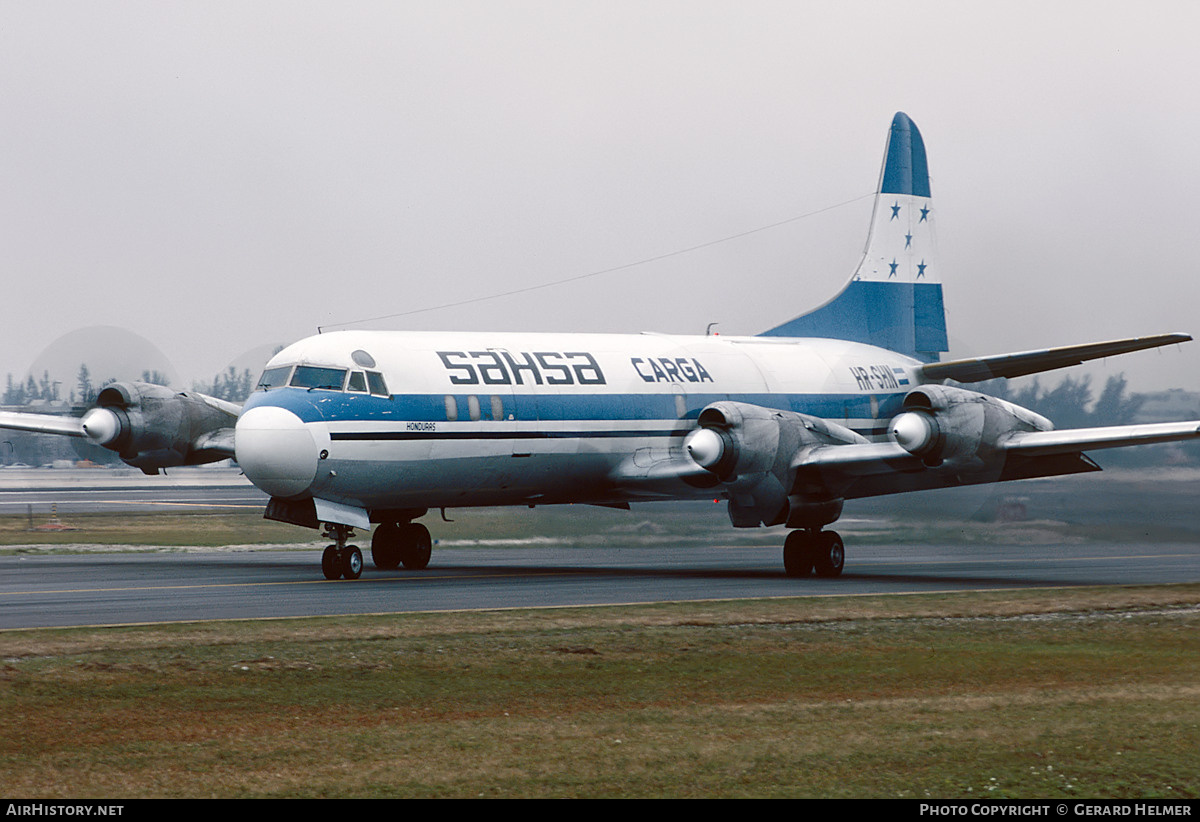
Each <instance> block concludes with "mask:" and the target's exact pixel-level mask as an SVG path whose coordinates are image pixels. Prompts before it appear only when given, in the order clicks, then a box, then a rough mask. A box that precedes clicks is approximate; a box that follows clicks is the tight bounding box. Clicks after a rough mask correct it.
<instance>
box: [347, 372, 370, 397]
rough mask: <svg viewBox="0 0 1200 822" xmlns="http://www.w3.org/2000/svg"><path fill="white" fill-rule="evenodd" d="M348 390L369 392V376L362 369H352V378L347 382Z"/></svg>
mask: <svg viewBox="0 0 1200 822" xmlns="http://www.w3.org/2000/svg"><path fill="white" fill-rule="evenodd" d="M346 390H347V391H362V392H363V393H364V394H365V393H367V378H366V377H365V376H363V372H361V371H351V372H350V379H349V380H348V381H347V382H346Z"/></svg>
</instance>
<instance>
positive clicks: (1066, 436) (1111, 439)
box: [1002, 420, 1200, 456]
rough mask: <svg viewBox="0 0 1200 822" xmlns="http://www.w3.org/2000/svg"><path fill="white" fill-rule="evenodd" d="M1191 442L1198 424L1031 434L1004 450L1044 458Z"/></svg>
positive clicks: (1197, 436) (1012, 441)
mask: <svg viewBox="0 0 1200 822" xmlns="http://www.w3.org/2000/svg"><path fill="white" fill-rule="evenodd" d="M1190 439H1200V421H1198V420H1191V421H1189V422H1159V423H1147V424H1144V425H1112V426H1106V427H1103V428H1068V429H1066V430H1063V431H1028V432H1022V433H1017V434H1012V435H1010V436H1009V437H1008V439H1006V440H1005V441H1004V443H1003V445H1002V447H1003V448H1004V450H1005V451H1007V452H1009V453H1019V454H1024V455H1027V456H1045V455H1047V454H1067V453H1074V452H1079V451H1092V450H1095V449H1097V448H1120V447H1121V446H1125V445H1150V444H1153V443H1156V442H1177V441H1179V440H1190Z"/></svg>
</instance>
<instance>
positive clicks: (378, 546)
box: [371, 522, 403, 571]
mask: <svg viewBox="0 0 1200 822" xmlns="http://www.w3.org/2000/svg"><path fill="white" fill-rule="evenodd" d="M402 539H403V533H402V532H401V529H400V526H399V525H397V524H396V523H394V522H384V523H381V524H380V525H379V526H378V527H377V528H376V529H375V533H374V534H372V535H371V561H372V562H374V563H375V567H376V568H378V569H380V570H381V571H390V570H392V569H394V568H399V567H400V558H401V554H402V546H401V540H402Z"/></svg>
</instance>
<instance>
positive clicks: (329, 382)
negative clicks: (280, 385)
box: [288, 365, 347, 391]
mask: <svg viewBox="0 0 1200 822" xmlns="http://www.w3.org/2000/svg"><path fill="white" fill-rule="evenodd" d="M346 370H347V369H345V368H317V367H315V366H312V365H298V366H296V373H295V374H293V375H292V381H291V382H289V383H288V385H291V386H293V387H294V388H324V389H326V390H329V391H341V390H342V385H343V384H344V383H345V382H346Z"/></svg>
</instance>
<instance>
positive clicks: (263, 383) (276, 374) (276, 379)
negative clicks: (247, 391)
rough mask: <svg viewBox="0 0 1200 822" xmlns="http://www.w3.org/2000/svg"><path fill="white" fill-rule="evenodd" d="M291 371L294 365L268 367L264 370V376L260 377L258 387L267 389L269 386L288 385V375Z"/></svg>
mask: <svg viewBox="0 0 1200 822" xmlns="http://www.w3.org/2000/svg"><path fill="white" fill-rule="evenodd" d="M291 373H292V367H291V366H290V365H280V366H277V367H275V368H268V369H267V370H266V371H264V372H263V375H262V377H260V378H259V380H258V385H257V386H256V387H257V388H259V389H261V390H263V391H266V390H267V389H269V388H279V387H280V386H281V385H287V381H288V375H289V374H291Z"/></svg>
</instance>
